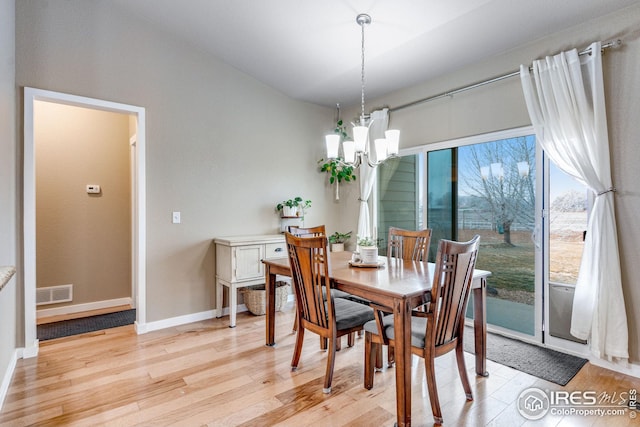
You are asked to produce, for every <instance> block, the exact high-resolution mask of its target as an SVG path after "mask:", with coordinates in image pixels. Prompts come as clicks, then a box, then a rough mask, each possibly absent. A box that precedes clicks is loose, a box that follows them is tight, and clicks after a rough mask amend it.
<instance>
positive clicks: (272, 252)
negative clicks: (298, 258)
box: [264, 242, 287, 259]
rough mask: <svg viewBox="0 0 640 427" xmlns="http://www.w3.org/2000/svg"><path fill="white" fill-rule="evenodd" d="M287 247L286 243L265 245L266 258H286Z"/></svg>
mask: <svg viewBox="0 0 640 427" xmlns="http://www.w3.org/2000/svg"><path fill="white" fill-rule="evenodd" d="M286 256H287V245H286V243H285V242H281V243H267V244H266V245H265V251H264V257H265V258H266V259H269V258H286Z"/></svg>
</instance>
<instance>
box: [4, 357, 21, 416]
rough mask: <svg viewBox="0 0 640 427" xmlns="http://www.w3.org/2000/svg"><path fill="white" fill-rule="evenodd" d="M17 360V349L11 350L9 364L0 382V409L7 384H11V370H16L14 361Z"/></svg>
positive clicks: (6, 390) (7, 388) (7, 390)
mask: <svg viewBox="0 0 640 427" xmlns="http://www.w3.org/2000/svg"><path fill="white" fill-rule="evenodd" d="M17 361H18V349H16V350H15V351H14V352H13V355H12V356H11V360H9V365H8V366H7V369H6V370H5V372H4V374H3V375H2V382H1V383H0V409H2V405H3V403H4V399H5V397H7V393H8V392H9V385H11V380H12V379H13V372H14V371H15V370H16V362H17Z"/></svg>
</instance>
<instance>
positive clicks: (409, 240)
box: [376, 227, 431, 369]
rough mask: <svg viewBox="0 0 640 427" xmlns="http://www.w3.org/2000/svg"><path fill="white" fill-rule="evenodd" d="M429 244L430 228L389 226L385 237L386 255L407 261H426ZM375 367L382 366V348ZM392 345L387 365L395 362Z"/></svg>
mask: <svg viewBox="0 0 640 427" xmlns="http://www.w3.org/2000/svg"><path fill="white" fill-rule="evenodd" d="M430 244H431V229H430V228H425V229H423V230H417V231H413V230H405V229H402V228H398V227H389V234H388V237H387V257H389V258H398V259H404V260H409V261H425V262H426V261H427V258H428V256H429V245H430ZM378 352H379V353H378V357H377V359H376V360H377V363H376V368H378V369H380V368H382V348H381V347H380V348H379V349H378ZM394 356H395V355H394V352H393V347H387V366H389V367H391V366H393V364H394V362H395V357H394Z"/></svg>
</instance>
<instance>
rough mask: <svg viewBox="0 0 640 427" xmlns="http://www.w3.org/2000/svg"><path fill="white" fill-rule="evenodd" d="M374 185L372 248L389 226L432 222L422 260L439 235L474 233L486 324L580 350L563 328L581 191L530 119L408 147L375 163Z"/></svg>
mask: <svg viewBox="0 0 640 427" xmlns="http://www.w3.org/2000/svg"><path fill="white" fill-rule="evenodd" d="M377 185H378V187H377V193H376V195H377V198H376V201H375V203H376V204H375V212H376V214H377V222H376V224H377V229H378V236H379V245H380V248H384V247H386V233H387V230H388V228H389V227H390V226H395V227H401V228H406V229H413V230H417V229H422V228H426V227H428V228H431V229H432V240H431V248H430V252H429V259H430V261H433V259H434V258H435V251H436V249H437V244H438V241H439V240H440V239H453V240H459V241H463V240H469V239H471V238H472V237H473V236H474V235H476V234H479V235H480V236H481V242H480V253H479V255H478V261H477V268H480V269H484V270H489V271H491V273H492V275H491V276H490V277H489V278H488V280H487V321H488V326H489V329H491V330H494V331H498V332H502V333H504V334H507V335H514V336H518V337H520V338H523V339H525V340H530V341H535V342H540V343H544V344H546V345H550V346H553V347H556V348H559V349H565V350H572V351H574V352H576V353H582V352H584V345H583V344H582V342H580V341H579V340H576V339H575V338H574V337H572V336H571V334H570V333H569V329H570V322H571V311H572V303H573V291H574V286H575V282H576V278H577V274H578V268H579V266H580V260H581V257H582V247H583V244H584V243H583V242H584V232H585V231H584V230H586V224H587V218H588V213H589V205H590V200H589V199H588V197H587V189H586V188H585V186H584V185H582V184H580V183H578V182H576V181H575V180H573V179H572V178H571V177H567V176H566V175H564V174H563V173H562V172H560V171H559V170H558V169H557V168H556V167H555V166H554V165H553V164H552V163H551V162H549V161H548V160H547V159H546V158H545V156H544V153H543V152H542V150H541V148H540V147H538V146H537V144H536V140H535V136H534V135H533V130H532V129H531V128H522V129H515V130H510V131H503V132H496V133H493V134H490V135H481V136H478V137H472V138H465V139H462V140H456V141H447V142H443V143H437V144H431V145H428V146H424V147H422V148H419V149H414V150H413V152H412V153H406V154H405V155H403V156H402V157H400V158H398V159H394V160H391V161H388V162H386V163H385V164H383V165H382V166H380V167H379V168H378V183H377ZM381 253H384V250H381ZM471 306H472V304H470V305H469V307H471ZM468 316H469V317H470V316H471V309H469V311H468Z"/></svg>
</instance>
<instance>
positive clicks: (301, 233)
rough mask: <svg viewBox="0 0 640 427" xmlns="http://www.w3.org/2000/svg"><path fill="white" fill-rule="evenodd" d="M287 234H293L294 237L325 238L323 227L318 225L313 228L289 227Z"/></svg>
mask: <svg viewBox="0 0 640 427" xmlns="http://www.w3.org/2000/svg"><path fill="white" fill-rule="evenodd" d="M289 233H291V234H293V235H294V236H296V237H317V236H326V232H325V227H324V225H318V226H315V227H306V228H305V227H295V226H293V225H290V226H289Z"/></svg>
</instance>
